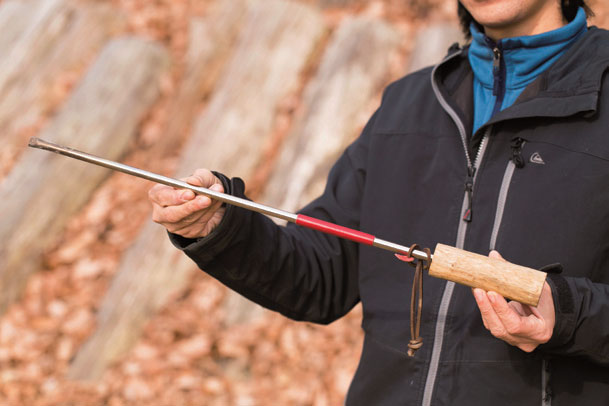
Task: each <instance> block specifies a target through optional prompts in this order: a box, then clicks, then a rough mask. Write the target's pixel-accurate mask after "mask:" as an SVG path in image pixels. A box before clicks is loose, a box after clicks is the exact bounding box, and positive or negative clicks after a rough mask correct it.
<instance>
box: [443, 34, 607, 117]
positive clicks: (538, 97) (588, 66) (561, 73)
mask: <svg viewBox="0 0 609 406" xmlns="http://www.w3.org/2000/svg"><path fill="white" fill-rule="evenodd" d="M608 44H609V31H606V30H602V29H598V28H596V27H590V28H589V30H588V32H587V33H585V34H584V35H582V36H581V38H580V39H579V40H578V41H577V42H576V43H575V44H573V46H572V47H571V48H570V49H569V50H567V52H565V54H564V55H562V56H561V57H560V58H559V59H558V60H557V61H556V63H554V64H553V65H552V66H551V67H549V68H548V69H547V70H546V71H545V72H544V73H542V74H541V75H539V77H538V78H537V79H536V80H535V81H533V82H532V83H531V84H530V85H528V86H527V88H526V89H525V90H524V91H523V92H522V94H521V95H520V97H519V98H518V100H516V102H515V103H514V105H513V106H511V107H509V108H507V109H505V110H503V111H501V112H499V113H498V114H496V115H495V116H494V117H493V119H492V120H490V121H489V123H488V124H494V123H497V122H500V121H503V120H510V119H516V118H526V117H568V116H571V115H574V114H578V113H588V114H594V113H595V112H596V110H597V109H598V99H599V93H600V90H601V86H602V80H603V76H604V74H605V72H606V71H607V70H609V46H608ZM467 52H468V49H467V48H465V49H463V50H460V51H456V52H453V53H451V54H450V55H449V56H447V57H446V58H445V59H444V61H443V62H441V63H440V65H439V66H438V67H437V68H436V69H435V70H434V72H436V74H435V75H434V77H433V78H432V80H434V81H436V83H437V84H438V88H439V89H440V91H441V92H442V94H443V95H444V96H445V98H446V99H447V101H448V102H449V103H451V106H453V108H455V110H457V111H458V113H459V115H460V116H461V118H462V119H463V121H464V123H465V124H466V126H467V125H468V124H469V126H470V127H469V128H471V121H472V119H471V117H472V116H473V103H471V101H470V102H469V105H468V103H464V102H463V97H462V92H463V91H465V89H466V88H467V86H466V85H464V83H463V80H468V81H471V80H472V78H471V76H472V75H471V67H470V66H469V61H468V58H467ZM470 93H471V92H470Z"/></svg>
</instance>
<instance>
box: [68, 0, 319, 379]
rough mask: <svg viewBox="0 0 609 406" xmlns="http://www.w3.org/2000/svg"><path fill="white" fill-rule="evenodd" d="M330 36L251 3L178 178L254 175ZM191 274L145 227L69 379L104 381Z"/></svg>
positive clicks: (293, 14) (314, 18) (302, 16)
mask: <svg viewBox="0 0 609 406" xmlns="http://www.w3.org/2000/svg"><path fill="white" fill-rule="evenodd" d="M227 1H228V0H227ZM230 1H232V0H230ZM323 31H324V24H323V20H322V18H321V16H320V15H319V14H318V13H317V12H315V11H313V10H312V9H311V8H310V7H307V6H303V5H300V4H298V3H292V2H284V1H280V0H269V1H264V2H251V3H249V5H248V11H247V15H246V17H245V23H244V26H243V28H242V30H241V32H240V35H239V38H238V41H237V47H236V48H237V49H236V50H235V53H234V54H233V56H232V58H231V60H230V63H229V64H228V66H227V68H226V69H225V71H224V72H223V75H222V77H221V79H220V80H219V82H218V84H217V86H216V90H215V92H214V94H213V97H212V100H211V101H210V104H209V106H208V107H207V109H206V110H205V111H204V112H203V113H202V115H201V116H200V119H199V120H198V121H197V123H196V125H195V129H194V133H193V135H192V136H191V139H190V140H189V142H188V144H187V145H186V147H185V150H184V155H183V157H182V159H181V165H180V168H179V170H178V175H179V176H184V175H187V174H189V173H192V171H193V170H194V169H195V168H198V167H201V166H207V167H210V168H215V169H219V170H222V171H225V172H226V173H228V174H230V173H239V174H241V175H245V176H248V175H250V174H251V172H252V171H253V169H254V167H255V166H256V165H257V164H258V161H259V159H261V154H262V150H263V145H264V140H265V138H266V137H267V136H268V134H269V133H270V131H271V129H272V127H273V124H274V123H273V119H274V114H275V110H276V108H277V105H278V104H279V103H280V101H281V100H282V99H283V98H284V97H285V96H286V95H287V94H289V92H291V91H293V89H295V88H297V86H298V82H299V75H300V73H301V72H302V71H303V69H304V67H305V66H306V63H307V60H308V57H309V55H310V54H311V52H312V51H313V49H314V48H315V45H316V43H317V42H318V40H319V39H320V37H321V35H322V33H323ZM192 270H193V265H192V262H191V261H189V260H188V259H187V258H185V256H184V255H183V254H182V253H180V252H179V251H177V250H176V249H175V248H174V247H172V246H171V244H170V243H169V241H168V239H167V234H166V232H165V230H164V229H163V228H162V227H160V226H158V225H155V224H152V223H149V224H148V225H146V226H145V227H144V229H143V230H142V232H141V233H140V236H139V237H138V239H137V241H136V242H135V244H134V245H133V246H132V247H131V248H130V249H129V250H128V252H127V253H126V254H125V256H124V260H123V261H122V263H121V265H120V267H119V271H118V273H117V275H116V277H115V278H114V280H113V281H112V284H111V286H110V289H109V291H108V293H107V294H106V296H105V298H104V300H103V303H102V305H101V308H100V313H99V317H98V327H97V330H96V331H95V332H94V334H93V335H92V336H91V337H90V338H89V339H88V340H87V342H86V343H85V344H84V346H83V347H82V348H81V349H80V351H79V352H78V354H77V355H76V358H75V360H74V362H73V363H72V365H71V368H70V372H69V376H70V377H71V378H72V379H85V380H90V379H95V378H97V377H99V376H100V374H101V373H102V372H103V370H104V369H105V368H106V366H107V365H108V364H109V363H111V362H112V361H113V360H115V359H116V358H117V357H118V356H120V355H121V354H123V353H125V351H127V350H128V349H129V348H130V346H131V345H132V344H133V343H134V342H135V340H136V339H137V338H138V336H139V334H140V331H141V329H142V327H143V324H144V323H145V321H146V320H147V319H148V318H150V317H151V316H152V315H154V313H155V312H156V311H157V310H158V309H159V307H160V306H161V305H162V304H163V303H165V302H166V301H167V299H168V298H169V297H171V296H172V295H173V294H175V293H176V292H179V291H180V290H182V289H183V288H184V286H185V284H186V282H187V280H188V277H189V276H190V275H192V273H191V272H192ZM202 317H204V316H203V315H202Z"/></svg>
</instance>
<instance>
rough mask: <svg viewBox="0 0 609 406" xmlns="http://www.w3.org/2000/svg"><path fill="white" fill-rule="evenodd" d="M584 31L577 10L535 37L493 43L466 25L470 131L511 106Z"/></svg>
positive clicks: (581, 12) (583, 15) (582, 17)
mask: <svg viewBox="0 0 609 406" xmlns="http://www.w3.org/2000/svg"><path fill="white" fill-rule="evenodd" d="M587 30H588V27H587V22H586V13H585V11H584V9H583V8H580V9H579V10H578V12H577V15H576V16H575V18H574V19H573V21H571V22H570V23H569V24H567V25H565V26H563V27H561V28H558V29H556V30H553V31H548V32H545V33H542V34H538V35H530V36H522V37H514V38H504V39H501V40H499V41H498V42H494V41H493V40H492V39H490V38H488V37H487V36H486V35H484V33H481V32H480V31H479V30H478V29H477V28H476V26H475V25H474V24H472V25H471V26H470V32H471V34H472V43H471V46H470V48H469V54H468V57H469V63H470V64H471V67H472V70H473V71H474V128H473V132H474V133H476V131H478V129H479V128H480V127H482V125H484V123H486V122H487V121H488V120H489V119H490V118H491V117H493V115H494V114H495V113H497V112H499V111H501V110H503V109H505V108H507V107H509V106H511V105H512V104H513V103H514V102H515V101H516V99H517V98H518V96H519V95H520V93H522V91H523V90H524V88H525V87H526V86H527V85H528V84H529V83H531V82H533V81H534V80H535V79H536V78H537V76H539V74H541V73H542V72H543V71H545V70H546V69H547V68H548V67H549V66H550V65H552V64H553V63H554V62H555V61H556V60H557V59H558V58H560V56H561V55H562V54H564V53H565V51H566V50H567V49H568V48H569V47H570V46H571V45H572V44H573V43H574V42H575V41H577V39H578V38H579V37H580V36H582V35H583V34H584V33H585V32H586V31H587Z"/></svg>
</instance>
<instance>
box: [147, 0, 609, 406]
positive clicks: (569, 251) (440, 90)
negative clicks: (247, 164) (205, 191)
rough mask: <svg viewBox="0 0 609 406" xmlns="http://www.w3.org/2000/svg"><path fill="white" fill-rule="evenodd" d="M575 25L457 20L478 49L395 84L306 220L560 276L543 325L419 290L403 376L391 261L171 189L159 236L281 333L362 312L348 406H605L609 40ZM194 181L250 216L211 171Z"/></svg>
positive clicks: (490, 5) (515, 14)
mask: <svg viewBox="0 0 609 406" xmlns="http://www.w3.org/2000/svg"><path fill="white" fill-rule="evenodd" d="M586 11H589V9H588V8H587V6H586V4H585V3H584V1H583V0H460V2H459V17H460V19H461V22H462V25H463V26H464V27H465V28H466V29H467V30H468V31H467V32H468V33H469V34H470V35H471V42H470V43H469V44H467V45H466V46H464V47H460V46H453V47H451V49H450V50H449V54H448V56H447V57H446V58H445V59H444V60H443V61H442V62H441V63H439V64H438V65H436V66H434V67H430V68H426V69H423V70H421V71H418V72H415V73H413V74H410V75H408V76H406V77H405V78H402V79H400V80H398V81H396V82H394V83H392V84H390V85H389V86H388V87H387V89H386V90H385V92H384V94H383V99H382V102H381V105H380V107H379V108H378V110H377V111H376V112H375V113H374V115H373V116H372V118H371V119H370V121H369V122H368V124H367V125H366V126H365V128H364V130H363V132H362V134H361V136H360V137H359V138H358V139H357V140H356V141H355V142H354V143H353V144H351V145H350V146H349V147H348V148H347V149H346V150H345V152H344V153H343V155H342V156H341V157H340V158H339V160H338V161H337V162H336V164H335V165H334V166H333V168H332V170H331V171H330V174H329V177H328V181H327V185H326V189H325V191H324V193H323V194H322V195H321V196H320V197H319V198H317V199H316V200H314V201H313V202H311V203H310V204H309V205H307V206H306V207H305V208H303V209H302V211H301V213H304V214H307V215H309V216H312V217H316V218H320V219H323V220H327V221H330V222H333V223H337V224H340V225H344V226H346V227H351V228H356V229H361V230H364V231H366V232H369V233H371V234H374V235H378V236H381V237H382V238H383V239H387V240H389V241H408V242H417V243H419V244H420V246H422V247H433V246H435V244H436V243H438V242H440V243H444V244H449V245H454V246H456V247H458V248H463V249H466V250H468V251H472V252H477V253H482V254H484V255H486V254H488V253H489V251H490V252H491V254H490V255H491V256H493V257H497V258H499V257H500V254H499V252H501V254H502V255H503V256H504V257H505V258H506V259H507V260H509V261H510V262H513V263H517V264H520V265H524V266H528V267H532V268H537V269H540V268H543V267H544V266H545V265H547V264H552V263H560V264H561V268H562V273H549V274H548V278H547V282H546V284H545V285H544V289H543V293H542V296H541V299H540V303H539V305H538V306H537V307H530V306H526V305H521V304H519V303H515V302H508V301H506V300H505V299H504V298H503V297H501V296H499V295H498V294H496V293H494V292H485V291H482V290H480V289H475V290H474V291H473V294H472V290H471V289H469V288H467V287H464V286H461V285H455V284H454V283H452V282H446V281H444V280H440V279H434V278H429V277H428V276H427V275H426V276H425V277H424V301H423V312H422V320H421V322H420V331H421V337H422V338H423V340H424V344H423V346H422V347H421V348H420V349H419V350H418V352H416V354H415V355H414V356H413V357H409V356H408V355H407V350H408V343H409V340H410V338H409V332H410V331H409V318H410V316H409V303H410V294H411V289H410V288H411V284H412V273H411V272H410V270H409V268H408V267H405V265H404V264H403V263H402V262H400V261H398V260H397V259H396V258H394V257H393V256H392V255H389V254H387V252H385V251H382V250H379V249H376V248H373V247H368V246H361V245H357V244H355V243H352V242H349V241H345V240H341V239H338V238H336V237H333V236H330V235H326V234H322V233H319V232H315V231H312V230H309V229H306V228H301V227H297V226H293V225H288V226H287V227H281V226H277V225H275V224H274V223H273V222H272V221H271V220H270V219H268V218H266V217H265V216H262V215H260V214H258V213H253V212H249V211H246V210H243V209H240V208H236V207H232V206H224V205H222V204H221V203H220V202H212V201H210V200H209V199H208V198H206V197H202V196H197V197H195V196H194V194H193V193H192V192H190V191H187V190H174V189H171V188H169V187H165V186H155V187H153V188H152V189H151V191H150V193H149V196H150V199H151V201H152V204H153V219H154V220H155V221H156V222H158V223H160V224H162V225H164V226H165V227H166V228H167V230H168V231H169V232H170V238H171V239H172V241H173V243H174V244H175V245H176V246H177V247H178V248H180V249H182V250H183V251H184V252H185V253H186V254H187V255H188V256H190V257H191V258H192V259H193V260H194V261H195V262H196V263H197V264H198V266H199V267H200V268H201V269H204V270H205V271H206V272H208V273H209V274H211V275H212V276H214V277H215V278H217V279H218V280H220V281H221V282H222V283H224V284H225V285H226V286H228V287H230V288H232V289H234V290H236V291H237V292H239V293H241V294H243V295H244V296H246V297H248V298H250V299H251V300H253V301H255V302H257V303H259V304H261V305H263V306H265V307H267V308H269V309H272V310H276V311H278V312H281V313H282V314H284V315H286V316H287V317H290V318H292V319H295V320H306V321H310V322H316V323H330V322H332V321H333V320H336V319H338V318H340V317H341V316H343V315H344V314H346V313H347V312H348V311H349V310H350V309H351V308H352V307H353V306H355V305H356V304H357V303H358V302H360V301H361V303H362V305H363V322H362V328H363V330H364V332H365V337H364V344H363V349H362V354H361V359H360V363H359V365H358V368H357V371H356V373H355V376H354V378H353V381H352V383H351V386H350V388H349V391H348V394H347V398H346V404H347V405H425V406H429V405H434V406H435V405H490V404H492V405H494V406H500V405H510V406H513V405H550V404H552V405H553V406H559V405H587V406H591V405H607V404H609V272H608V271H609V187H607V185H609V132H608V128H609V88H608V86H609V81H608V80H607V76H608V75H609V33H608V32H607V31H605V30H602V29H598V28H595V27H588V26H587V15H586ZM187 181H188V182H189V183H192V184H195V185H200V186H205V187H210V188H212V189H213V190H217V191H226V192H227V193H231V194H233V195H237V196H244V184H243V182H242V181H241V180H240V179H238V178H233V179H229V178H227V177H226V176H225V175H223V174H219V173H214V172H210V171H209V170H206V169H199V170H196V171H195V172H194V174H193V175H192V176H191V177H189V178H187ZM405 268H406V269H405ZM552 269H554V270H556V269H559V267H553V268H552Z"/></svg>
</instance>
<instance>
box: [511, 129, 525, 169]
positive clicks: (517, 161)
mask: <svg viewBox="0 0 609 406" xmlns="http://www.w3.org/2000/svg"><path fill="white" fill-rule="evenodd" d="M524 143H525V140H524V139H523V138H520V137H515V138H512V142H511V143H510V147H511V148H512V158H511V161H512V162H514V165H516V168H524V158H522V146H523V145H524Z"/></svg>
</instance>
